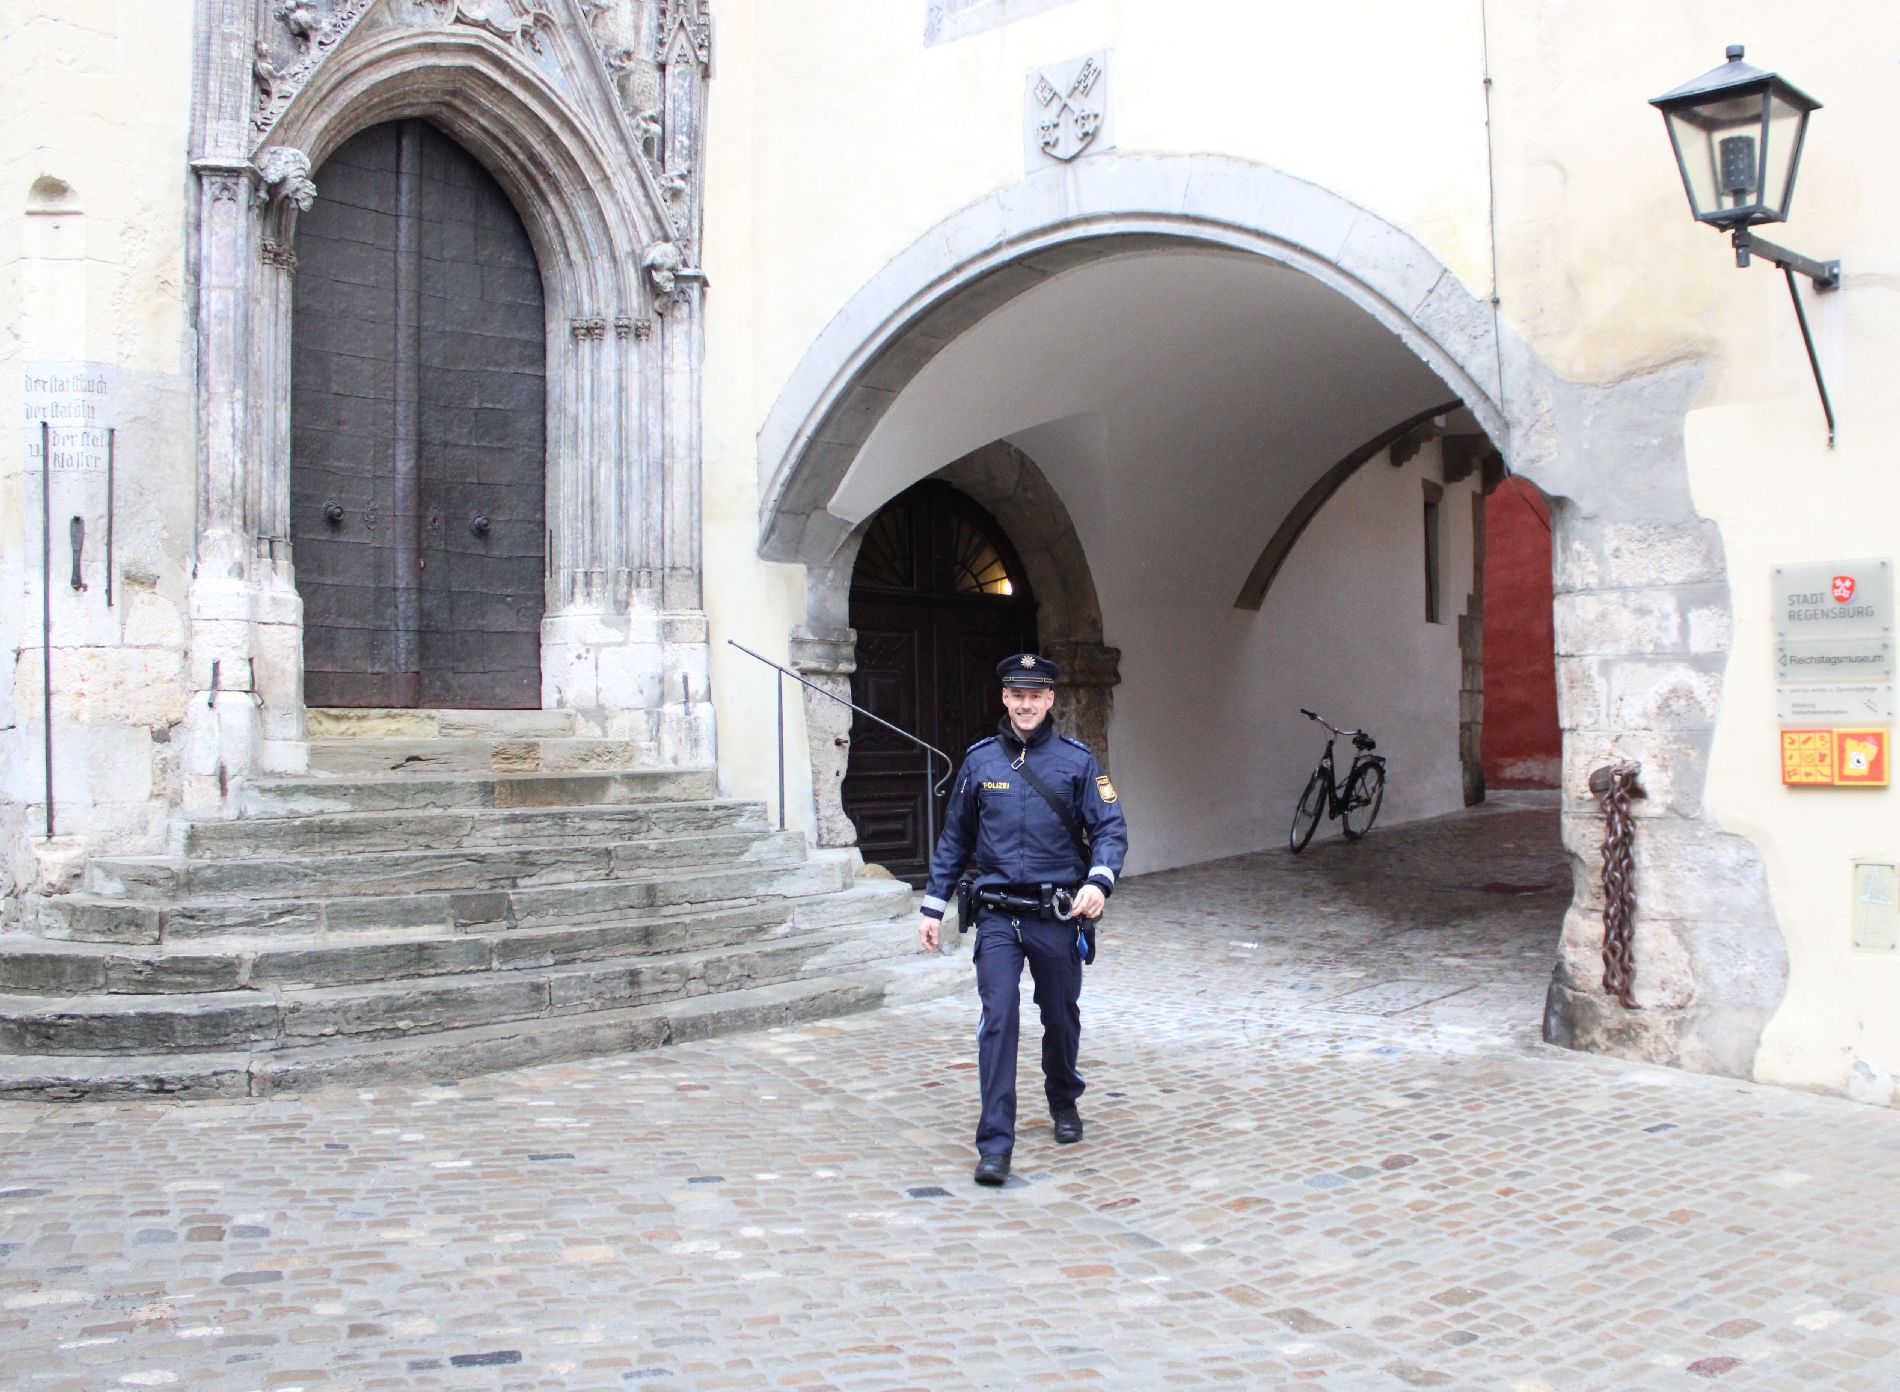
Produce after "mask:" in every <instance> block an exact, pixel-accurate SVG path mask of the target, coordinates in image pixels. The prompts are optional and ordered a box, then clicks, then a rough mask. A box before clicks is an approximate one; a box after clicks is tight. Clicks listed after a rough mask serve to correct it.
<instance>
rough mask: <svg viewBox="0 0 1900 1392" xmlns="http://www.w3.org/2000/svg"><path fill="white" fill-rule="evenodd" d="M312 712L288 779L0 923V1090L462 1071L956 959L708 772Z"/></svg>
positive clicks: (844, 995)
mask: <svg viewBox="0 0 1900 1392" xmlns="http://www.w3.org/2000/svg"><path fill="white" fill-rule="evenodd" d="M311 714H312V720H311V733H312V739H311V741H310V764H311V772H310V774H309V775H308V776H305V777H296V778H273V779H263V780H256V781H253V782H251V783H250V784H249V785H247V786H246V787H245V789H244V790H243V793H242V795H241V805H240V817H239V819H238V820H235V821H226V822H198V823H185V824H183V825H181V826H180V827H179V828H178V831H177V842H176V844H175V846H174V848H173V850H172V853H171V854H167V855H163V856H100V857H94V858H93V859H92V860H91V861H90V862H89V863H88V865H87V867H86V871H85V875H84V879H83V882H82V884H81V885H80V887H79V888H78V889H77V890H76V891H74V892H71V893H67V894H64V895H59V896H52V897H47V898H44V899H41V900H38V901H37V902H34V903H29V904H27V905H25V906H24V908H25V913H24V915H23V923H24V931H18V932H10V933H6V934H0V1097H8V1096H11V1097H39V1098H46V1099H78V1098H114V1097H127V1096H144V1095H152V1094H166V1095H173V1096H183V1097H214V1096H215V1097H242V1096H260V1095H264V1094H268V1093H272V1092H278V1091H284V1090H289V1089H300V1088H310V1087H318V1086H323V1085H326V1084H367V1083H378V1082H386V1081H392V1080H404V1079H409V1080H415V1079H430V1080H433V1079H444V1078H456V1077H463V1076H466V1075H470V1074H475V1073H481V1072H486V1071H490V1070H493V1069H498V1068H512V1067H516V1066H520V1065H523V1064H530V1063H543V1062H549V1061H553V1060H558V1059H571V1058H578V1057H583V1056H588V1055H594V1054H609V1053H618V1052H623V1051H626V1050H631V1049H644V1048H652V1047H655V1046H657V1045H661V1044H666V1043H670V1042H676V1041H681V1040H687V1039H697V1038H703V1037H706V1036H710V1035H714V1034H719V1033H724V1032H729V1031H734V1030H744V1029H753V1028H759V1027H762V1026H766V1025H772V1024H779V1023H785V1022H789V1021H794V1020H802V1019H811V1018H816V1017H820V1016H828V1015H836V1014H841V1013H845V1012H848V1011H852V1010H861V1009H865V1008H869V1007H871V1006H875V1005H878V1004H881V1003H884V1002H887V1001H892V1000H899V999H918V998H922V997H925V996H929V995H935V994H940V993H942V992H944V991H947V990H951V989H955V988H956V987H957V986H958V985H959V984H960V982H961V980H962V977H963V975H964V973H966V972H967V970H968V968H967V965H959V964H958V963H957V962H956V961H954V960H952V959H948V958H936V957H928V956H920V955H918V954H917V953H916V952H915V946H916V940H915V936H914V932H913V929H914V924H915V918H914V908H913V904H914V901H913V899H912V897H911V893H910V890H909V888H908V886H906V885H904V884H903V883H901V882H897V881H890V880H870V881H862V882H857V881H854V879H853V867H854V864H855V861H854V859H853V858H852V857H851V856H850V855H849V853H839V852H828V851H826V852H812V851H810V850H808V849H807V848H806V846H805V842H804V838H803V836H802V835H800V834H799V833H796V832H778V831H775V830H773V829H772V827H771V825H770V824H769V822H768V821H767V819H766V815H765V809H764V808H763V807H762V806H761V805H759V804H757V803H747V802H738V801H733V800H730V799H722V798H719V797H718V796H717V790H716V787H715V779H714V775H713V771H712V770H710V769H703V768H686V769H638V768H629V767H626V766H624V765H625V762H626V759H627V757H628V755H627V748H626V746H623V745H620V744H618V743H617V742H616V741H611V740H601V739H588V738H584V737H581V736H578V735H576V734H575V733H574V731H573V728H572V727H571V725H568V724H566V723H564V721H563V719H562V717H561V716H560V715H559V713H556V712H541V711H524V712H470V713H461V714H458V713H455V712H445V711H442V712H374V713H358V712H312V713H311ZM372 716H382V717H385V718H384V719H380V720H378V719H373V718H371V717H372ZM406 719H413V720H414V722H415V723H414V727H412V728H405V720H406ZM425 720H427V721H429V722H431V723H430V724H427V725H424V723H423V722H424V721H425ZM392 727H393V728H392Z"/></svg>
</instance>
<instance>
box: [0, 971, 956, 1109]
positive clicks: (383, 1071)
mask: <svg viewBox="0 0 1900 1392" xmlns="http://www.w3.org/2000/svg"><path fill="white" fill-rule="evenodd" d="M968 981H969V964H968V959H967V958H964V957H950V956H942V957H939V956H926V955H922V954H917V955H912V956H908V957H903V958H895V959H892V960H889V961H885V962H880V963H877V964H874V965H870V966H866V967H861V968H858V969H856V970H851V971H841V972H837V973H835V974H833V975H830V976H826V977H820V978H814V979H809V980H800V981H788V982H777V983H773V984H769V985H763V986H751V987H746V988H743V989H738V990H731V991H722V992H719V993H717V994H714V995H702V996H695V997H690V998H686V999H682V1000H678V1001H669V1002H665V1003H661V1004H655V1005H637V1006H629V1007H624V1008H619V1009H606V1010H596V1011H591V1012H589V1013H586V1014H581V1015H569V1016H554V1017H545V1018H539V1019H533V1020H514V1021H507V1022H504V1023H499V1024H485V1025H476V1026H472V1027H470V1028H467V1029H458V1030H449V1031H443V1032H438V1033H432V1034H419V1035H406V1036H401V1037H398V1038H393V1039H376V1040H363V1039H350V1040H341V1039H338V1040H326V1041H320V1042H317V1043H314V1044H310V1045H306V1046H302V1047H290V1048H278V1049H275V1050H271V1051H269V1052H250V1051H227V1052H216V1053H189V1054H149V1053H148V1054H117V1055H78V1054H64V1055H44V1056H31V1057H21V1056H12V1057H8V1056H0V1097H7V1098H14V1099H34V1100H40V1101H83V1100H97V1101H110V1100H115V1099H124V1098H139V1097H154V1096H168V1097H184V1098H212V1097H257V1096H264V1095H267V1094H270V1093H277V1092H291V1091H303V1090H307V1089H311V1088H318V1087H324V1086H364V1085H372V1084H374V1085H380V1084H384V1083H399V1082H440V1081H447V1080H450V1079H458V1078H466V1077H472V1076H475V1075H477V1074H481V1073H491V1072H495V1071H497V1070H499V1069H505V1068H522V1067H527V1066H529V1065H533V1064H543V1063H559V1062H565V1061H569V1060H573V1059H581V1058H591V1057H596V1056H599V1055H607V1054H621V1053H628V1052H631V1051H633V1050H639V1049H652V1048H658V1047H663V1046H665V1045H668V1044H673V1043H684V1042H687V1041H691V1040H698V1039H708V1038H712V1037H714V1036H717V1035H722V1034H732V1033H738V1032H741V1031H746V1030H759V1029H768V1028H771V1027H773V1026H783V1025H793V1024H798V1023H801V1022H803V1021H807V1020H818V1019H827V1018H831V1017H835V1016H839V1015H845V1014H850V1013H852V1012H854V1011H860V1010H869V1009H873V1008H875V1007H877V1006H880V1005H886V1004H899V1003H905V1002H910V1001H916V1000H926V999H930V998H932V997H935V996H941V995H945V994H948V993H949V992H952V991H957V990H962V989H967V985H968Z"/></svg>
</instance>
